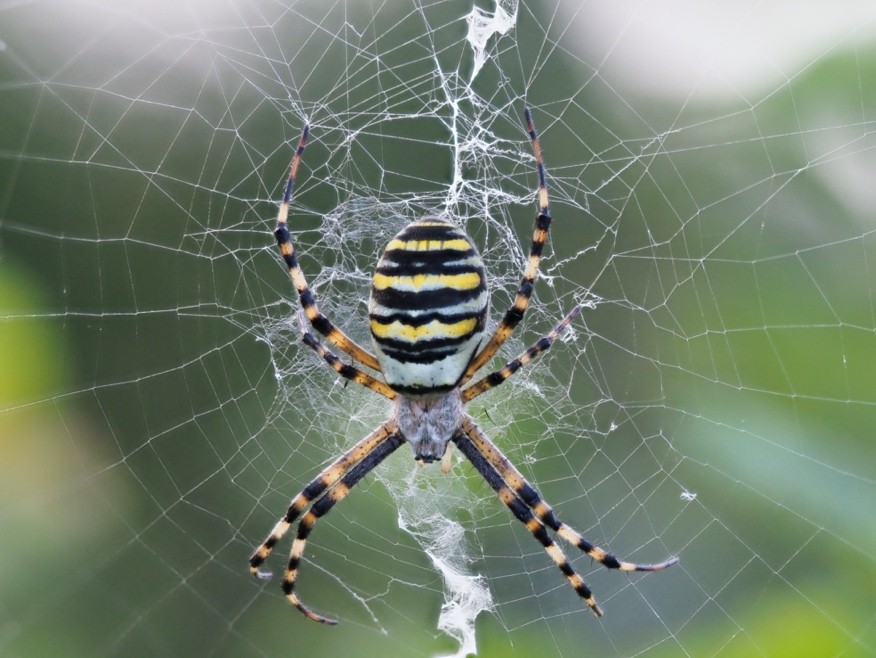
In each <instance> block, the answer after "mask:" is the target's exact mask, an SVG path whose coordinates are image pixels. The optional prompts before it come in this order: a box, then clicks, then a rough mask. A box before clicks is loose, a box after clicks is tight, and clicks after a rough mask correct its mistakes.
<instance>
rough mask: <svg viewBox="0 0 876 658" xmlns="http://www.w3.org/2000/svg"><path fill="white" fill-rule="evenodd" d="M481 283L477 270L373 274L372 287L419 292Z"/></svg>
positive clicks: (464, 287) (467, 286)
mask: <svg viewBox="0 0 876 658" xmlns="http://www.w3.org/2000/svg"><path fill="white" fill-rule="evenodd" d="M480 283H481V275H480V274H478V273H477V272H466V273H464V274H415V275H413V276H388V275H386V274H380V273H379V272H378V273H377V274H375V275H374V287H375V288H377V289H378V290H385V289H386V288H395V289H397V290H412V291H414V292H419V291H420V290H421V289H423V288H427V289H433V290H434V289H436V288H453V289H454V290H471V289H473V288H477V287H478V286H479V285H480Z"/></svg>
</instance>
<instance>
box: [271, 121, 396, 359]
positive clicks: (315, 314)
mask: <svg viewBox="0 0 876 658" xmlns="http://www.w3.org/2000/svg"><path fill="white" fill-rule="evenodd" d="M308 133H309V126H307V125H305V126H304V130H303V132H302V133H301V140H300V141H299V142H298V148H297V149H296V151H295V156H294V157H293V158H292V164H291V165H289V178H288V180H287V181H286V188H285V191H284V192H283V201H282V202H281V203H280V209H279V211H278V213H277V228H276V230H275V231H274V236H275V237H276V238H277V245H278V246H279V247H280V255H281V256H282V257H283V260H284V261H285V263H286V266H287V267H288V268H289V276H290V277H292V283H294V284H295V289H296V290H297V291H298V299H299V301H300V302H301V308H302V309H304V313H305V314H306V315H307V319H308V320H309V321H310V324H311V325H313V328H314V329H316V330H317V331H318V332H319V333H321V334H322V335H323V336H325V337H326V340H328V341H329V342H330V343H331V344H332V345H334V346H335V347H337V348H338V349H340V350H342V351H344V352H345V353H347V354H349V355H350V356H351V357H353V358H354V359H356V360H357V361H359V362H360V363H363V364H365V365H366V366H368V367H369V368H373V369H374V370H377V371H378V372H379V371H380V366H379V365H378V363H377V359H376V358H375V356H374V355H373V354H371V352H369V351H368V350H366V349H365V348H364V347H362V346H361V345H359V344H358V343H357V342H356V341H354V340H353V339H352V338H350V337H349V336H347V334H345V333H344V332H343V331H341V330H340V329H338V328H337V327H336V326H335V325H334V324H333V323H332V322H331V320H329V319H328V318H327V317H326V316H325V315H323V314H322V313H320V311H319V308H317V306H316V300H315V299H314V296H313V292H312V291H311V290H310V286H308V284H307V279H306V278H305V277H304V272H303V271H302V270H301V266H300V265H299V264H298V257H297V256H296V254H295V245H294V244H293V242H292V235H291V234H290V233H289V226H288V225H287V219H288V217H289V202H290V200H291V199H292V190H293V189H294V188H295V177H296V175H297V173H298V165H299V164H300V162H301V156H302V155H303V154H304V147H305V145H306V144H307V135H308Z"/></svg>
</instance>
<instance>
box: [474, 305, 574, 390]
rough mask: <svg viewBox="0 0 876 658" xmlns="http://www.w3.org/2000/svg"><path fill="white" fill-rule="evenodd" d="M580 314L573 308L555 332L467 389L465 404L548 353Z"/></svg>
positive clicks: (543, 337)
mask: <svg viewBox="0 0 876 658" xmlns="http://www.w3.org/2000/svg"><path fill="white" fill-rule="evenodd" d="M580 312H581V307H580V306H576V307H575V308H573V309H572V310H571V311H569V314H568V315H566V317H564V318H563V319H562V321H561V322H560V323H559V324H558V325H557V326H556V327H554V329H553V331H551V332H550V333H549V334H547V335H546V336H542V337H541V338H540V339H539V340H538V341H537V342H535V343H533V344H532V345H530V346H529V347H528V348H527V349H526V351H525V352H523V353H522V354H520V355H518V356H517V358H515V359H513V360H511V361H509V362H508V363H507V364H506V365H505V367H504V368H502V369H501V370H496V371H495V372H491V373H490V374H489V375H487V376H486V377H484V378H483V379H480V380H478V381H477V382H475V383H474V384H472V385H471V386H469V387H468V388H467V389H465V390H464V391H463V392H462V400H463V402H468V401H469V400H472V399H473V398H476V397H477V396H479V395H480V394H481V393H486V392H487V391H489V390H490V389H491V388H495V387H496V386H498V385H499V384H501V383H502V382H504V381H505V380H506V379H508V378H509V377H510V376H511V375H513V374H514V373H515V372H517V371H518V370H519V369H520V368H521V367H522V366H525V365H526V364H527V363H529V362H530V361H532V360H533V359H534V358H535V357H537V356H538V355H539V354H541V353H542V352H546V351H547V350H548V349H550V346H551V345H553V342H554V341H555V340H556V339H557V336H559V335H560V334H561V333H563V331H565V329H566V327H568V326H569V323H570V322H571V321H572V319H573V318H574V317H575V316H576V315H578V313H580Z"/></svg>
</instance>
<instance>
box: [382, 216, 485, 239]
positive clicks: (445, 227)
mask: <svg viewBox="0 0 876 658" xmlns="http://www.w3.org/2000/svg"><path fill="white" fill-rule="evenodd" d="M424 221H430V220H424ZM431 221H434V220H431ZM395 237H396V239H398V240H406V241H407V240H449V239H456V238H462V239H464V240H465V241H466V242H468V238H467V237H466V235H465V233H463V232H462V231H460V230H459V229H458V228H456V227H455V226H454V225H453V224H437V225H434V224H433V225H431V226H427V225H425V224H421V223H419V222H414V223H412V224H408V225H407V226H406V227H405V228H404V229H402V231H401V233H399V234H398V235H396V236H395Z"/></svg>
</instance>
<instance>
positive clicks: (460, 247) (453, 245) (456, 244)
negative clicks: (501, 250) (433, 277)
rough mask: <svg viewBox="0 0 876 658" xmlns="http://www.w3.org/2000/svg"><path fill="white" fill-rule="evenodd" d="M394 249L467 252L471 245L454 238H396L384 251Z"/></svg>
mask: <svg viewBox="0 0 876 658" xmlns="http://www.w3.org/2000/svg"><path fill="white" fill-rule="evenodd" d="M394 249H398V250H401V251H440V250H442V249H452V250H454V251H469V250H470V249H471V243H469V241H468V240H464V239H462V238H456V239H453V240H399V239H398V238H396V239H394V240H391V241H390V243H389V244H388V245H386V251H392V250H394Z"/></svg>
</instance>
